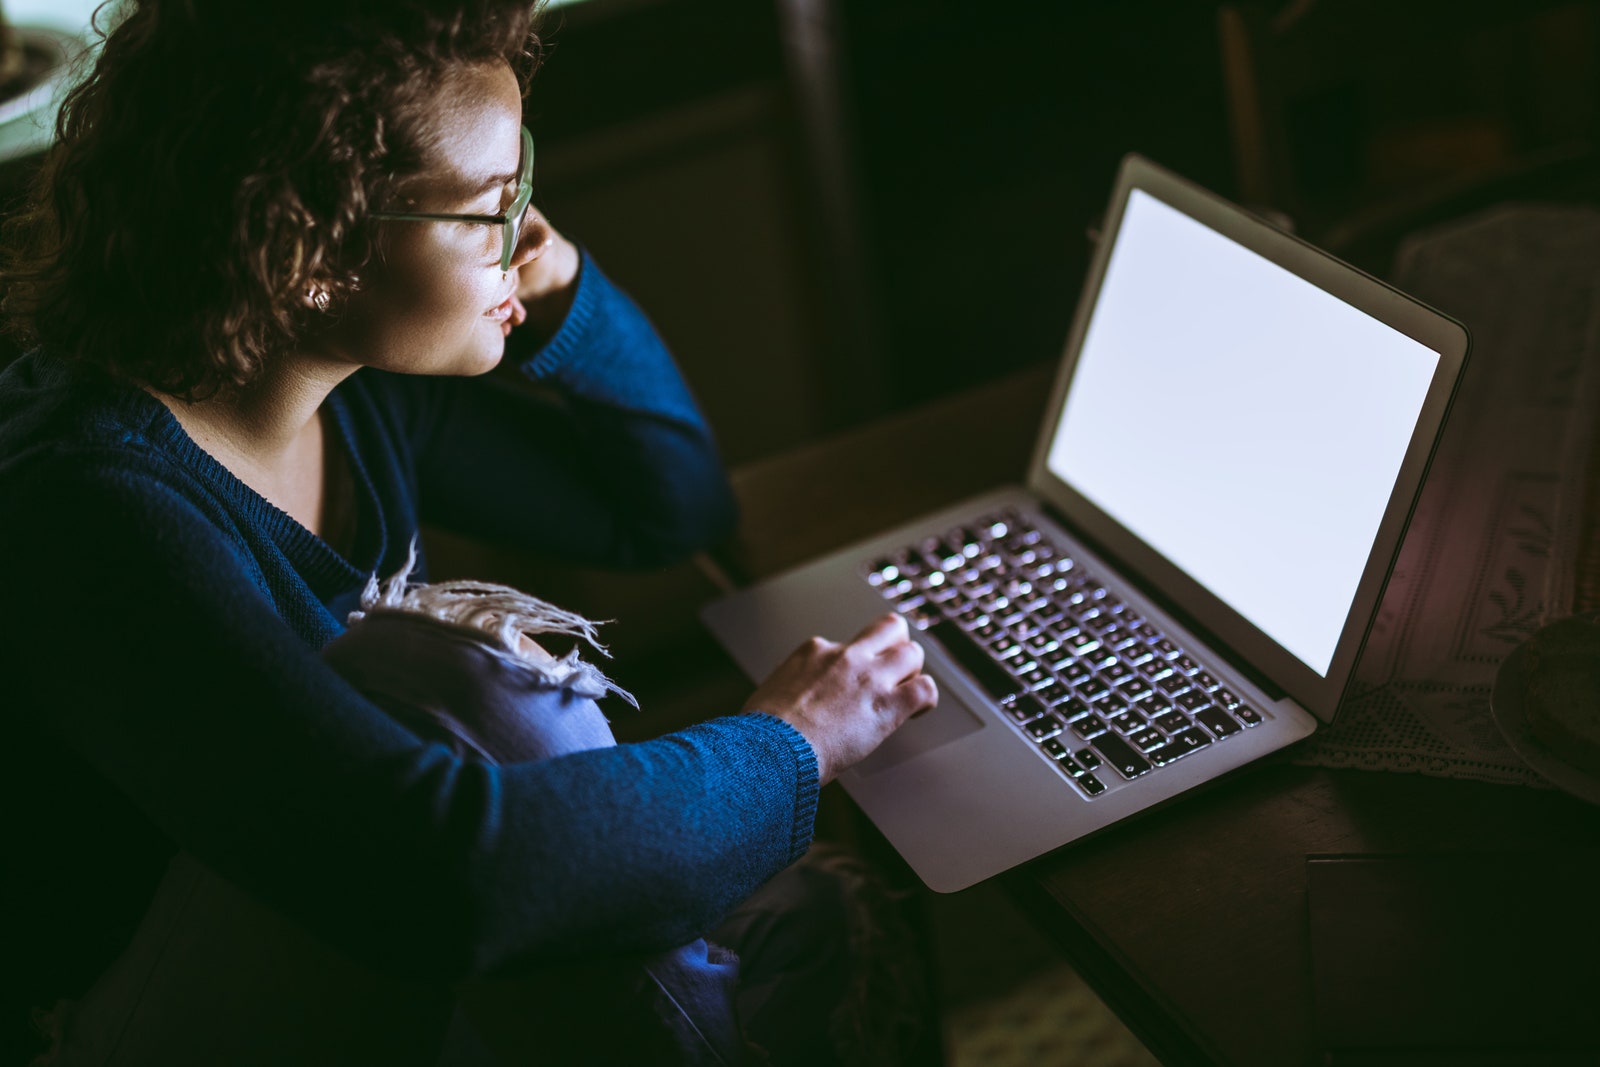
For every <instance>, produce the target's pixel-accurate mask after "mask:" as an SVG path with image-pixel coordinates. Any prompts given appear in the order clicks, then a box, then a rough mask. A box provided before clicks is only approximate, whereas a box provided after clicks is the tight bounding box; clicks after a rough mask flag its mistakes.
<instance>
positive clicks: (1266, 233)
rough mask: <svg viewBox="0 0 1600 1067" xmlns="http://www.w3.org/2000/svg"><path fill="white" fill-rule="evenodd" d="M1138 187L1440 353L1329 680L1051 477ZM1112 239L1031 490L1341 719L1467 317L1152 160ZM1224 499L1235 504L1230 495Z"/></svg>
mask: <svg viewBox="0 0 1600 1067" xmlns="http://www.w3.org/2000/svg"><path fill="white" fill-rule="evenodd" d="M1134 189H1139V190H1141V191H1143V192H1144V193H1146V194H1148V195H1150V196H1152V197H1154V198H1155V199H1157V200H1159V201H1161V202H1162V203H1164V204H1167V205H1169V206H1170V207H1173V208H1175V209H1177V210H1178V211H1180V212H1182V213H1183V214H1185V215H1188V216H1189V217H1191V218H1193V219H1195V220H1196V221H1198V222H1200V223H1202V224H1204V225H1205V226H1208V227H1209V228H1211V229H1212V230H1214V231H1216V232H1217V233H1219V234H1221V235H1222V236H1224V237H1226V238H1228V239H1230V240H1232V241H1235V242H1237V243H1238V244H1240V245H1242V246H1243V247H1245V248H1247V249H1249V250H1250V251H1252V252H1255V253H1257V254H1258V255H1260V256H1262V257H1263V258H1265V259H1267V260H1268V261H1270V262H1272V263H1275V264H1277V265H1278V266H1280V267H1282V268H1284V269H1285V270H1287V271H1289V272H1290V273H1292V274H1294V275H1296V276H1297V277H1300V278H1303V279H1304V280H1306V281H1307V282H1310V283H1311V284H1312V285H1315V286H1316V287H1317V288H1319V289H1321V290H1323V291H1325V292H1327V293H1329V294H1331V295H1333V296H1335V297H1337V298H1339V299H1340V300H1343V301H1344V302H1346V303H1347V304H1350V305H1351V306H1353V307H1355V308H1357V309H1358V310H1360V311H1362V312H1364V313H1366V314H1367V315H1370V316H1372V317H1373V318H1375V319H1377V320H1378V321H1380V322H1383V323H1385V324H1386V325H1388V326H1390V327H1392V328H1393V329H1395V330H1398V331H1399V332H1400V333H1403V334H1405V335H1406V336H1407V337H1410V338H1412V339H1413V340H1415V341H1417V342H1419V343H1420V344H1422V345H1425V346H1426V347H1427V348H1429V349H1431V350H1433V351H1434V352H1436V353H1438V355H1439V360H1438V364H1437V366H1436V367H1435V368H1434V374H1433V378H1432V380H1431V381H1430V383H1429V385H1428V390H1427V394H1426V397H1425V398H1424V400H1423V403H1422V409H1421V413H1420V415H1419V417H1418V419H1417V424H1416V427H1415V429H1414V430H1413V432H1412V435H1411V440H1410V442H1409V444H1408V445H1407V448H1406V452H1405V458H1404V459H1403V460H1402V461H1401V464H1400V471H1399V474H1398V476H1397V477H1396V479H1395V484H1394V489H1393V491H1392V493H1391V494H1390V497H1389V501H1388V504H1387V506H1386V507H1385V508H1384V512H1383V517H1382V519H1381V521H1380V522H1379V524H1378V531H1377V536H1376V537H1375V538H1374V540H1373V544H1372V549H1371V551H1370V552H1369V554H1368V556H1367V561H1366V565H1365V566H1364V568H1363V570H1362V574H1361V578H1360V580H1359V581H1358V583H1357V585H1356V592H1355V596H1354V599H1353V600H1352V603H1351V607H1350V612H1349V614H1348V615H1347V616H1346V619H1345V624H1344V627H1343V629H1342V630H1341V631H1340V634H1339V638H1338V641H1337V643H1336V644H1335V646H1334V653H1333V657H1332V661H1331V663H1330V665H1329V667H1328V672H1327V674H1326V675H1325V676H1324V675H1319V674H1317V673H1316V672H1315V671H1314V670H1312V669H1311V668H1310V667H1309V666H1307V665H1306V664H1305V663H1303V662H1301V661H1300V660H1299V659H1298V658H1296V657H1295V656H1294V655H1293V654H1292V653H1290V652H1289V651H1288V650H1286V649H1285V648H1283V646H1281V645H1279V644H1278V643H1277V642H1276V641H1274V640H1272V638H1270V637H1268V636H1267V635H1266V634H1265V633H1264V632H1263V631H1262V630H1260V629H1259V628H1257V627H1256V626H1255V625H1253V624H1252V623H1250V622H1249V621H1247V620H1246V619H1245V618H1244V616H1242V615H1240V614H1239V613H1238V612H1237V611H1234V610H1233V609H1232V608H1230V607H1229V606H1228V605H1227V604H1225V603H1224V602H1223V601H1222V600H1221V599H1220V598H1219V597H1217V596H1216V595H1215V594H1213V593H1212V592H1211V591H1210V590H1208V589H1206V588H1205V587H1204V586H1202V585H1201V584H1200V583H1199V582H1197V581H1195V580H1194V579H1193V578H1191V577H1189V576H1188V575H1187V574H1186V573H1184V572H1183V571H1182V570H1180V569H1179V568H1178V567H1176V566H1175V565H1174V564H1172V563H1171V562H1170V561H1168V560H1167V559H1166V558H1165V557H1164V556H1162V555H1160V554H1159V553H1158V552H1156V551H1155V550H1154V549H1152V548H1151V547H1150V546H1149V545H1147V544H1145V543H1144V542H1143V541H1141V540H1140V539H1139V538H1137V537H1136V536H1134V535H1133V534H1132V533H1131V532H1130V531H1128V530H1127V529H1126V528H1125V527H1124V526H1122V524H1121V523H1119V522H1117V520H1115V519H1113V518H1112V517H1111V516H1110V515H1108V514H1107V513H1105V512H1104V511H1102V510H1101V509H1100V508H1098V507H1096V506H1095V505H1094V504H1093V503H1091V502H1090V501H1089V500H1088V499H1087V498H1086V497H1084V496H1083V495H1082V494H1080V493H1078V492H1077V491H1076V490H1074V489H1073V488H1072V487H1071V486H1070V485H1068V484H1067V483H1065V482H1063V481H1062V480H1061V479H1060V478H1058V477H1057V476H1056V475H1055V474H1054V473H1053V472H1052V471H1051V470H1050V469H1049V466H1048V457H1049V451H1050V444H1051V441H1052V439H1053V438H1054V436H1055V430H1056V426H1057V424H1058V422H1059V421H1060V418H1061V414H1062V410H1063V408H1064V406H1065V404H1066V397H1067V390H1068V387H1069V386H1070V385H1071V382H1072V378H1073V374H1074V372H1075V371H1076V368H1077V362H1078V356H1079V354H1080V352H1081V350H1082V347H1083V342H1084V337H1085V336H1086V334H1087V333H1088V329H1089V324H1090V322H1091V320H1092V318H1093V314H1094V310H1095V306H1096V302H1097V300H1098V297H1099V295H1100V290H1101V286H1102V283H1103V282H1104V279H1105V274H1106V267H1107V264H1108V263H1109V262H1110V259H1111V253H1112V250H1113V249H1114V248H1115V246H1116V241H1117V237H1118V234H1119V232H1120V229H1121V224H1122V218H1123V213H1124V211H1125V209H1126V207H1127V204H1128V197H1129V194H1130V193H1131V192H1132V190H1134ZM1101 234H1102V236H1101V238H1100V242H1099V246H1098V248H1097V249H1096V251H1095V255H1094V257H1093V259H1092V261H1091V263H1090V266H1089V272H1088V276H1087V278H1086V279H1085V282H1084V289H1083V296H1082V299H1081V300H1080V301H1079V303H1078V308H1077V311H1076V313H1075V314H1074V316H1073V321H1072V329H1071V331H1070V333H1069V334H1068V337H1067V345H1066V351H1065V353H1064V354H1063V358H1062V361H1061V366H1060V369H1059V371H1058V372H1057V375H1056V380H1055V385H1054V387H1053V392H1052V394H1051V399H1050V404H1049V407H1048V408H1047V409H1046V416H1045V421H1044V430H1043V432H1042V433H1041V434H1040V439H1039V442H1038V444H1037V446H1036V447H1035V450H1034V455H1033V460H1032V463H1031V464H1030V466H1029V472H1028V487H1029V489H1030V490H1032V491H1033V492H1034V493H1036V494H1038V495H1039V496H1040V497H1042V498H1043V499H1044V500H1046V501H1047V502H1049V503H1050V504H1051V505H1053V506H1054V507H1055V509H1056V510H1057V511H1058V512H1059V513H1060V515H1061V516H1062V517H1063V518H1064V519H1066V520H1067V522H1068V523H1069V524H1071V525H1072V526H1074V527H1076V528H1077V529H1078V530H1079V531H1080V532H1082V533H1084V534H1086V535H1087V536H1088V537H1089V538H1090V539H1091V540H1092V541H1093V542H1094V543H1095V544H1096V547H1097V548H1099V549H1100V550H1101V551H1103V552H1105V553H1107V554H1108V555H1110V556H1112V557H1113V558H1114V559H1115V560H1116V561H1117V563H1118V564H1119V567H1120V569H1122V570H1123V571H1125V572H1126V576H1127V577H1128V578H1130V579H1132V580H1133V581H1135V582H1136V583H1137V584H1138V585H1140V586H1141V587H1144V588H1145V589H1147V590H1158V591H1159V593H1160V596H1159V597H1158V599H1159V600H1161V601H1162V602H1164V603H1165V604H1167V605H1169V606H1171V607H1172V608H1174V609H1176V613H1177V614H1178V615H1179V616H1180V617H1181V618H1182V619H1183V621H1185V622H1186V623H1187V624H1189V625H1192V626H1194V627H1195V628H1196V629H1197V630H1198V631H1199V635H1200V636H1201V638H1202V639H1204V640H1207V641H1210V642H1212V643H1214V644H1216V645H1219V646H1220V647H1219V649H1218V650H1219V651H1226V652H1228V653H1230V654H1231V655H1233V656H1237V657H1238V658H1239V659H1240V660H1241V661H1242V662H1243V663H1244V664H1247V665H1248V666H1249V668H1250V669H1251V670H1253V672H1255V673H1256V674H1258V675H1260V676H1261V677H1263V678H1265V679H1266V680H1268V681H1270V682H1271V683H1273V684H1274V685H1276V686H1277V687H1279V688H1281V689H1282V690H1283V692H1284V693H1286V694H1287V695H1288V696H1290V697H1291V698H1293V699H1294V700H1295V701H1296V702H1297V703H1299V704H1300V705H1301V706H1302V707H1304V708H1305V709H1306V710H1307V711H1310V712H1311V713H1312V714H1313V715H1315V716H1317V718H1318V719H1320V720H1322V721H1324V722H1329V721H1332V719H1333V715H1334V712H1335V711H1336V710H1337V708H1338V704H1339V700H1340V698H1341V697H1342V695H1343V693H1344V690H1345V688H1346V686H1347V685H1348V684H1349V680H1350V676H1351V675H1352V673H1353V672H1354V670H1355V665H1356V660H1357V658H1358V657H1359V655H1360V652H1361V646H1362V645H1363V644H1364V643H1365V641H1366V637H1367V633H1368V632H1369V631H1370V629H1371V626H1372V622H1373V620H1374V618H1375V617H1376V615H1377V609H1378V604H1379V601H1380V599H1381V597H1382V595H1383V587H1384V585H1385V583H1386V582H1387V581H1388V577H1389V573H1390V571H1391V570H1392V568H1393V565H1394V560H1395V557H1396V556H1397V555H1398V550H1399V545H1400V540H1401V538H1402V537H1403V536H1404V534H1405V528H1406V524H1407V523H1408V522H1409V521H1410V517H1411V512H1412V509H1413V507H1414V506H1415V503H1416V498H1417V495H1418V492H1419V490H1420V488H1421V485H1422V482H1423V479H1424V478H1425V477H1426V474H1427V469H1428V464H1429V462H1430V460H1431V459H1432V457H1433V452H1434V449H1435V447H1436V446H1437V443H1438V438H1439V433H1440V431H1441V429H1442V428H1443V426H1444V422H1445V419H1446V417H1447V416H1448V414H1449V409H1450V403H1451V400H1452V398H1453V397H1454V394H1455V390H1456V386H1457V385H1458V383H1459V382H1460V379H1461V373H1462V370H1463V368H1464V366H1465V363H1466V358H1467V351H1468V348H1469V346H1470V339H1469V336H1468V333H1467V329H1466V327H1465V326H1463V325H1462V324H1461V323H1460V322H1458V321H1456V320H1455V319H1452V318H1450V317H1449V316H1447V315H1444V314H1442V313H1441V312H1439V311H1437V310H1435V309H1433V308H1430V307H1428V306H1426V305H1424V304H1422V303H1420V302H1418V301H1416V300H1413V299H1412V298H1410V297H1408V296H1406V295H1404V294H1403V293H1400V292H1399V291H1397V290H1395V289H1394V288H1392V287H1390V286H1388V285H1386V284H1384V283H1383V282H1380V281H1378V280H1377V279H1376V278H1373V277H1371V276H1370V275H1368V274H1365V273H1363V272H1361V271H1359V270H1357V269H1356V268H1354V267H1352V266H1350V265H1349V264H1346V263H1344V262H1342V261H1340V260H1338V259H1335V258H1334V257H1333V256H1331V255H1329V254H1327V253H1326V252H1323V251H1322V250H1320V249H1318V248H1315V247H1313V246H1311V245H1309V244H1307V243H1305V242H1304V241H1302V240H1300V239H1299V238H1296V237H1294V236H1292V235H1290V234H1287V233H1284V232H1283V231H1281V230H1279V229H1277V228H1276V227H1274V226H1272V225H1270V224H1268V223H1267V222H1265V221H1263V220H1262V219H1261V218H1259V217H1258V216H1255V215H1252V214H1250V213H1248V212H1246V211H1244V210H1243V209H1241V208H1239V207H1237V206H1235V205H1233V204H1231V203H1229V202H1227V201H1226V200H1223V199H1221V198H1220V197H1218V196H1216V195H1214V194H1212V193H1210V192H1207V191H1206V190H1204V189H1201V188H1199V187H1198V186H1195V185H1193V184H1191V183H1190V182H1188V181H1186V180H1184V179H1182V178H1180V177H1178V176H1177V175H1175V174H1172V173H1171V172H1169V171H1167V170H1164V169H1163V168H1161V167H1159V166H1157V165H1156V164H1154V163H1152V162H1151V161H1150V160H1148V159H1145V158H1143V157H1142V156H1138V155H1129V156H1127V157H1125V158H1124V159H1123V161H1122V166H1121V168H1120V170H1119V171H1118V175H1117V181H1116V184H1115V186H1114V188H1113V190H1112V195H1111V202H1110V206H1109V207H1108V208H1107V211H1106V215H1105V221H1104V224H1103V226H1102V230H1101ZM1222 493H1223V498H1224V499H1225V489H1224V490H1222Z"/></svg>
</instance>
